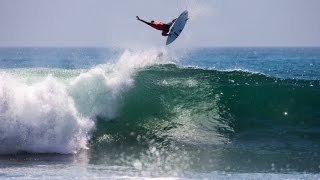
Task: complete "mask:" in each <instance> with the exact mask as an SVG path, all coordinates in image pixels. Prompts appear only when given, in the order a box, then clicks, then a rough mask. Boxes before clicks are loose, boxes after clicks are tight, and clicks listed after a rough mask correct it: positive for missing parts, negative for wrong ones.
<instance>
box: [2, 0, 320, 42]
mask: <svg viewBox="0 0 320 180" xmlns="http://www.w3.org/2000/svg"><path fill="white" fill-rule="evenodd" d="M186 2H187V3H186ZM186 7H187V8H188V10H189V11H190V15H191V18H190V21H189V22H188V24H187V26H186V28H185V31H184V32H183V34H182V35H181V37H179V39H178V40H177V41H176V42H175V46H187V47H190V46H224V47H225V46H320V33H319V32H320V20H319V17H320V1H319V0H188V1H185V0H161V1H160V0H152V1H150V0H54V1H52V0H0V46H38V47H41V46H129V47H130V46H142V47H143V46H161V45H163V44H164V43H165V38H164V37H162V36H161V32H160V31H157V30H154V29H151V28H149V27H147V26H145V25H144V24H142V23H140V22H138V21H137V20H136V19H135V16H136V15H139V16H140V17H141V18H144V19H146V20H162V21H164V22H169V21H171V20H172V19H173V18H175V17H176V16H178V15H179V14H180V12H181V11H183V10H184V9H185V8H186Z"/></svg>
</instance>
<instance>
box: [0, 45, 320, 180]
mask: <svg viewBox="0 0 320 180" xmlns="http://www.w3.org/2000/svg"><path fill="white" fill-rule="evenodd" d="M105 178H137V179H142V178H182V179H184V178H186V179H189V178H191V179H264V180H265V179H320V48H193V49H171V48H150V49H143V50H142V49H121V48H0V179H105Z"/></svg>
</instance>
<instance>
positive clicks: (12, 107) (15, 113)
mask: <svg viewBox="0 0 320 180" xmlns="http://www.w3.org/2000/svg"><path fill="white" fill-rule="evenodd" d="M0 82H3V83H1V84H0V122H1V126H0V154H15V153H18V152H30V153H63V154H68V153H76V152H77V151H78V150H80V149H83V148H86V145H87V140H88V138H89V134H90V131H91V130H92V129H93V122H92V121H91V120H90V119H88V118H84V117H82V116H81V115H80V114H79V113H78V111H77V110H76V108H75V106H74V102H73V100H72V99H71V98H70V97H69V96H68V94H67V93H66V90H65V87H64V85H63V84H61V83H60V82H59V81H57V80H56V79H55V78H53V77H51V76H48V77H47V78H46V79H45V80H43V81H41V82H39V83H36V84H33V85H26V84H25V83H23V82H20V81H19V80H17V79H14V78H12V77H11V76H9V75H7V74H5V73H3V74H0Z"/></svg>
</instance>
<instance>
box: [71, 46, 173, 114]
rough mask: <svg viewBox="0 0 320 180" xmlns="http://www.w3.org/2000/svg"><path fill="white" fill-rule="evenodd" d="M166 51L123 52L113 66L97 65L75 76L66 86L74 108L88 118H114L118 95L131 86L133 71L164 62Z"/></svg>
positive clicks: (119, 103) (110, 64)
mask: <svg viewBox="0 0 320 180" xmlns="http://www.w3.org/2000/svg"><path fill="white" fill-rule="evenodd" d="M167 60H168V58H167V53H166V51H159V50H156V49H155V50H144V51H142V50H140V51H139V50H138V51H133V50H125V51H124V52H123V53H122V54H121V56H120V57H119V59H118V60H117V61H115V63H109V64H104V65H99V66H97V67H95V68H93V69H90V70H89V71H88V72H85V73H82V74H80V75H79V76H78V77H76V78H75V79H74V80H73V81H72V82H71V86H70V89H69V91H70V94H71V95H72V96H73V98H74V100H75V102H76V105H77V109H78V110H79V112H81V113H83V114H84V115H86V116H89V117H95V116H103V117H105V118H107V119H113V118H115V117H117V115H118V111H119V108H120V105H121V97H122V94H123V93H124V92H125V91H127V90H128V89H129V88H130V87H131V86H132V85H133V82H134V80H133V76H134V73H135V72H137V70H139V69H141V68H144V67H147V66H150V65H154V64H161V63H166V62H168V61H167Z"/></svg>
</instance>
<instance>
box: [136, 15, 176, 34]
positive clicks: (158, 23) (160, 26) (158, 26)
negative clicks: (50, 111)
mask: <svg viewBox="0 0 320 180" xmlns="http://www.w3.org/2000/svg"><path fill="white" fill-rule="evenodd" d="M136 17H137V20H139V21H141V22H144V23H146V24H148V25H149V26H151V27H153V28H155V29H157V30H160V31H162V36H168V35H169V34H168V33H169V31H170V27H171V26H172V24H173V23H174V22H175V21H176V19H174V20H172V21H171V22H170V23H167V24H166V23H163V22H161V21H153V20H152V21H151V22H147V21H144V20H142V19H140V18H139V16H136Z"/></svg>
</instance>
